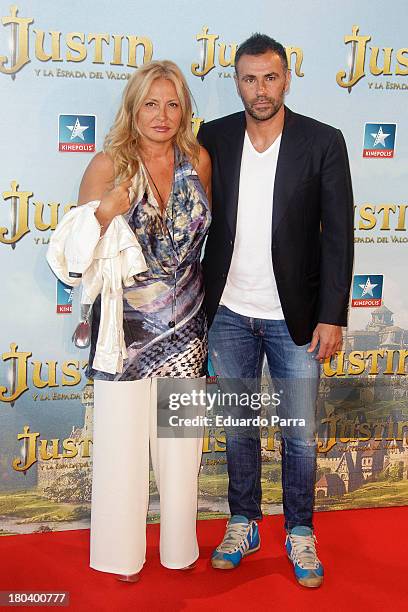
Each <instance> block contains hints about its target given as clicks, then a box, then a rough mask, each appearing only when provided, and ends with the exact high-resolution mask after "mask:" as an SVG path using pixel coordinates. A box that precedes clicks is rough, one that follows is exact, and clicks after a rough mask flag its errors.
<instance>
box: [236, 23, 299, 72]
mask: <svg viewBox="0 0 408 612" xmlns="http://www.w3.org/2000/svg"><path fill="white" fill-rule="evenodd" d="M268 51H272V52H273V53H276V55H279V57H280V58H281V60H282V65H283V68H284V69H285V70H287V69H288V58H287V56H286V51H285V47H284V46H283V45H281V43H279V42H278V41H276V40H274V39H273V38H271V37H270V36H267V35H266V34H260V33H259V32H256V33H255V34H252V36H250V37H249V38H247V39H246V40H244V42H243V43H241V44H240V45H239V47H238V49H237V52H236V54H235V72H238V71H237V64H238V61H239V59H240V58H241V57H242V56H243V55H262V54H263V53H267V52H268Z"/></svg>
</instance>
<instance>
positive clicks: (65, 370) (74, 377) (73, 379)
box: [61, 359, 81, 387]
mask: <svg viewBox="0 0 408 612" xmlns="http://www.w3.org/2000/svg"><path fill="white" fill-rule="evenodd" d="M69 366H73V368H70V367H69ZM61 369H62V374H63V376H62V380H61V382H62V385H63V386H67V387H73V386H75V385H77V384H78V383H79V382H81V374H80V372H79V361H78V360H77V359H72V360H70V361H64V362H63V364H62V368H61Z"/></svg>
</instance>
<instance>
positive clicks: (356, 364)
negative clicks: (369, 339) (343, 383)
mask: <svg viewBox="0 0 408 612" xmlns="http://www.w3.org/2000/svg"><path fill="white" fill-rule="evenodd" d="M364 369H365V363H364V352H363V351H352V352H351V353H350V354H349V368H348V373H349V374H354V375H357V374H362V373H363V372H364Z"/></svg>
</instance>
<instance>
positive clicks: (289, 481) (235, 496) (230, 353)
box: [209, 306, 320, 530]
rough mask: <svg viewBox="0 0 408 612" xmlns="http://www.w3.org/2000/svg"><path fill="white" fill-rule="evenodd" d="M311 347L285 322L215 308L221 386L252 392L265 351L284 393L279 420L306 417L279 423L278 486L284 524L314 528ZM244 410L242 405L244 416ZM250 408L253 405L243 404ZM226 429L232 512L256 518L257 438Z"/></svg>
mask: <svg viewBox="0 0 408 612" xmlns="http://www.w3.org/2000/svg"><path fill="white" fill-rule="evenodd" d="M308 346H309V345H305V346H297V345H296V344H295V343H294V342H293V340H292V338H291V337H290V335H289V332H288V328H287V326H286V323H285V321H284V320H270V319H256V318H252V317H246V316H243V315H240V314H237V313H235V312H232V311H231V310H229V309H228V308H227V307H226V306H219V307H218V310H217V314H216V316H215V318H214V322H213V324H212V326H211V328H210V331H209V354H210V358H211V362H212V366H213V368H214V371H215V374H217V375H218V377H219V380H220V386H221V387H222V385H223V381H222V379H225V382H227V381H228V380H234V385H235V386H236V385H237V384H239V383H237V380H239V379H241V380H242V381H246V382H245V383H243V384H242V388H244V386H246V387H247V388H248V382H247V381H249V380H252V381H253V386H252V389H251V390H252V391H255V390H256V389H257V388H258V389H259V387H260V376H261V370H262V364H263V360H264V356H265V355H266V358H267V361H268V366H269V371H270V375H271V378H272V381H274V386H276V385H277V386H278V387H279V389H278V390H279V391H285V393H283V394H282V396H283V397H284V399H283V401H282V402H281V404H280V405H279V406H278V407H277V409H276V412H277V415H278V416H279V418H280V419H288V418H292V419H293V418H298V419H304V420H305V423H306V426H305V427H295V428H291V427H281V436H282V489H283V511H284V515H285V528H286V529H289V530H290V529H292V528H293V527H296V526H297V525H305V526H307V527H311V528H313V525H312V519H313V504H314V486H315V474H316V447H317V445H316V435H315V430H316V398H317V391H318V385H319V373H320V366H319V363H318V361H317V360H316V359H315V358H314V357H315V355H316V352H314V353H308V352H307V348H308ZM242 410H243V409H242V408H240V411H241V414H240V416H242ZM246 410H247V412H251V408H246ZM225 429H226V442H227V444H226V452H227V462H228V476H229V486H228V501H229V506H230V511H231V514H232V515H233V514H241V515H243V516H246V517H247V518H248V519H250V520H251V519H259V518H261V517H262V511H261V496H262V491H261V442H260V432H259V428H257V430H256V435H240V434H239V433H237V431H236V430H235V431H234V429H231V430H229V428H225Z"/></svg>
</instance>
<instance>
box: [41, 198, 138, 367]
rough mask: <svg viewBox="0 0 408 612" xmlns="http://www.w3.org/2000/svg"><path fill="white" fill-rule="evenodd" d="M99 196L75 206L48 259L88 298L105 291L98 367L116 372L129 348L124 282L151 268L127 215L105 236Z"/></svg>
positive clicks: (52, 243)
mask: <svg viewBox="0 0 408 612" xmlns="http://www.w3.org/2000/svg"><path fill="white" fill-rule="evenodd" d="M98 206H99V201H95V202H89V203H88V204H84V205H83V206H77V207H76V208H73V209H71V210H70V211H69V212H68V213H67V214H66V215H64V217H63V218H62V220H61V221H60V222H59V224H58V226H57V227H56V229H55V231H54V233H53V234H52V236H51V239H50V244H49V247H48V251H47V261H48V263H49V265H50V267H51V269H52V271H53V272H54V274H55V275H56V276H57V277H58V278H59V279H60V280H62V281H63V282H64V283H66V284H67V285H71V286H73V287H76V286H78V285H79V284H81V283H82V297H81V302H82V303H83V304H93V302H94V301H95V299H96V298H97V296H98V295H99V294H101V320H100V324H99V333H98V340H97V344H96V350H95V358H94V361H93V364H91V365H92V367H93V368H94V369H95V370H100V371H103V372H109V373H110V374H116V373H118V372H122V370H123V359H126V357H127V352H126V346H125V341H124V334H123V285H125V286H126V287H130V286H131V285H133V284H134V282H135V281H134V278H133V276H134V275H135V274H139V273H140V272H144V271H145V270H147V266H146V262H145V259H144V257H143V253H142V249H141V247H140V244H139V243H138V241H137V239H136V236H135V235H134V233H133V232H132V230H131V229H130V227H129V225H128V224H127V222H126V221H125V219H124V218H123V217H122V216H121V215H118V216H116V217H114V219H113V220H112V222H111V223H110V225H109V227H108V229H107V230H106V232H105V234H104V235H103V236H102V238H100V225H99V223H98V221H97V220H96V218H95V210H96V208H97V207H98Z"/></svg>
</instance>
